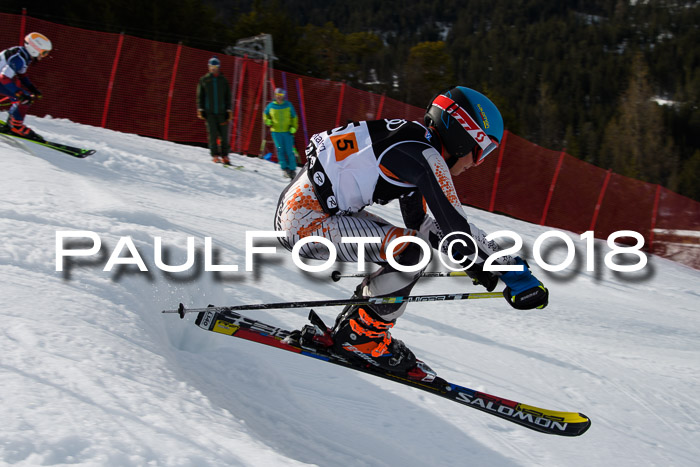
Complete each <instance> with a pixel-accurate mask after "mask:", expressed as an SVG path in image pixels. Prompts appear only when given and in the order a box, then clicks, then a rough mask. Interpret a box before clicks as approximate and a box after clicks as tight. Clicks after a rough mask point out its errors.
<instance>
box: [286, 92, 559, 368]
mask: <svg viewBox="0 0 700 467" xmlns="http://www.w3.org/2000/svg"><path fill="white" fill-rule="evenodd" d="M424 123H425V125H422V124H420V123H418V122H409V121H406V120H400V119H395V120H387V119H385V120H375V121H363V122H353V123H349V124H348V125H345V126H343V127H340V128H336V129H334V130H331V131H327V132H324V133H319V134H316V135H314V136H313V137H312V138H311V141H310V142H309V146H308V147H307V150H306V156H307V158H308V162H307V165H305V166H304V168H303V169H302V172H301V173H300V174H299V175H298V176H297V178H296V179H295V180H294V182H293V183H291V184H290V185H289V186H288V187H287V188H286V189H285V191H284V192H283V193H282V195H281V196H280V200H279V204H278V208H277V212H276V218H275V227H276V230H278V231H284V232H286V237H283V238H282V239H281V242H282V244H283V245H284V246H285V247H286V248H287V249H289V250H291V249H292V247H293V246H294V244H295V243H297V242H298V241H299V240H300V239H302V238H304V237H307V236H320V237H324V238H326V239H328V240H330V241H331V242H332V243H333V244H334V246H335V249H336V251H337V253H338V259H339V260H340V261H347V262H356V261H357V260H358V255H359V251H358V249H359V245H358V243H342V238H347V237H378V238H379V239H380V240H381V242H380V243H368V244H367V245H366V246H365V247H364V254H365V258H366V260H368V261H371V262H374V263H376V264H379V265H381V267H380V268H379V269H378V270H377V271H376V272H374V273H373V274H371V275H370V276H368V277H367V278H366V279H364V280H363V281H362V283H361V284H359V285H358V287H357V289H356V290H355V295H354V297H365V298H366V297H381V296H406V295H409V293H410V291H411V289H412V288H413V286H414V285H415V284H416V281H417V280H418V278H419V276H420V273H421V272H422V271H423V270H424V269H425V267H426V266H427V262H426V263H425V265H423V269H421V270H420V271H417V272H413V273H406V272H400V271H399V270H397V269H395V268H394V267H392V266H391V265H390V264H388V262H387V254H388V253H387V245H388V243H389V242H390V241H391V240H392V239H395V238H398V237H401V236H418V237H420V238H421V239H423V240H424V241H425V242H427V243H428V244H429V245H431V247H432V248H434V249H438V248H441V247H442V248H443V251H442V252H443V253H448V251H447V248H446V245H447V243H446V244H445V245H442V246H441V245H440V241H441V240H442V239H443V238H445V237H446V236H448V235H449V234H452V236H451V237H450V238H453V237H454V238H456V239H461V240H463V241H464V244H463V245H460V244H457V243H453V248H452V251H451V254H452V258H453V260H454V261H455V262H456V263H459V264H460V265H463V266H464V267H466V266H468V265H469V264H470V263H471V262H472V261H474V265H473V266H471V268H469V269H468V270H467V274H468V275H469V276H470V277H471V278H472V280H473V281H474V283H475V284H480V285H482V286H484V287H486V289H487V290H489V291H492V290H494V289H495V287H496V285H497V284H498V281H499V279H500V280H502V281H503V282H504V283H505V285H506V288H505V290H504V292H503V295H504V297H505V299H506V300H507V301H508V304H509V305H511V306H513V307H514V308H517V309H532V308H544V307H545V306H546V305H547V303H548V299H549V292H548V290H547V289H546V288H545V287H544V286H543V285H542V283H541V282H540V281H539V280H537V279H536V278H535V277H534V276H533V275H532V273H531V272H530V269H529V267H528V265H527V263H526V262H525V261H523V260H522V259H521V258H519V257H515V258H514V257H511V256H507V255H506V256H500V257H498V258H497V259H496V260H495V265H496V266H498V265H502V266H517V267H518V269H520V270H515V271H508V272H489V271H485V270H484V269H483V265H484V261H485V260H486V259H487V258H488V257H489V256H490V255H492V254H494V253H496V252H498V251H499V250H500V249H501V248H500V247H499V245H498V244H497V243H496V242H494V241H487V240H486V238H485V237H486V235H487V234H486V233H485V232H484V231H482V230H481V229H479V228H478V227H476V226H475V225H474V224H472V223H470V222H469V221H468V219H467V216H466V214H465V213H464V211H463V209H462V205H461V203H460V201H459V198H458V196H457V192H456V191H455V187H454V183H453V180H452V177H455V176H457V175H459V174H460V173H462V172H463V171H464V170H466V169H469V168H471V167H474V166H478V165H479V164H481V163H482V162H483V161H484V158H486V157H487V156H488V155H490V154H491V153H493V152H494V150H495V149H496V148H497V147H498V144H499V141H501V140H502V138H503V131H504V127H503V119H502V117H501V114H500V112H499V111H498V109H497V108H496V106H495V105H494V104H493V103H492V102H491V101H490V100H489V99H488V98H487V97H486V96H484V95H483V94H481V93H479V92H477V91H474V90H473V89H469V88H466V87H463V86H458V87H454V88H451V89H449V90H446V91H444V92H441V93H440V94H438V95H437V96H436V97H434V98H433V100H432V101H431V102H430V104H429V105H428V108H427V110H426V114H425V117H424ZM395 199H398V200H399V204H400V208H401V213H402V216H403V220H404V224H405V226H406V227H405V228H403V227H398V226H394V225H392V224H390V223H389V222H387V221H385V220H383V219H381V218H379V217H377V216H375V215H373V214H370V213H368V212H367V211H365V210H364V209H365V207H367V206H370V205H372V204H374V203H378V204H386V203H387V202H389V201H391V200H395ZM426 207H427V208H429V209H430V212H431V214H432V216H434V217H431V216H429V215H428V214H427V212H426ZM469 237H471V238H472V239H473V240H471V239H470V238H469ZM299 253H300V255H301V256H303V257H306V258H311V259H318V260H326V259H328V255H329V253H328V248H326V247H325V246H324V245H322V244H319V243H306V244H305V245H303V246H302V247H301V249H300V252H299ZM393 255H394V259H395V260H396V262H397V263H398V264H400V265H402V266H415V265H418V264H422V263H421V261H422V259H423V250H422V249H421V247H420V245H418V244H416V243H413V242H406V243H401V244H399V246H398V247H397V248H396V249H395V250H394V252H393ZM405 307H406V303H395V304H381V305H371V306H369V305H361V306H358V305H353V306H347V307H345V309H344V310H343V311H342V312H341V313H340V315H339V316H338V317H337V318H336V322H335V325H334V327H333V329H332V334H331V335H332V337H333V346H334V351H335V352H336V353H338V354H340V355H344V356H346V357H347V358H348V359H351V360H353V359H354V360H356V361H362V362H365V363H369V364H371V365H375V366H377V367H380V368H382V369H384V370H388V371H391V372H393V373H396V374H403V375H407V376H408V377H411V378H418V379H420V378H422V377H424V376H425V373H426V367H425V366H424V364H422V362H419V361H417V360H416V357H415V355H414V354H413V352H411V350H410V349H408V347H407V346H406V345H404V344H403V342H401V341H400V340H397V339H393V338H392V337H391V335H390V333H389V329H390V328H392V327H393V326H394V323H395V322H396V319H397V318H399V317H400V316H401V314H402V313H403V312H404V309H405ZM297 333H298V334H299V335H297V336H295V337H296V338H300V339H302V340H303V339H305V338H309V337H310V336H306V337H305V336H304V335H301V333H300V332H297ZM417 362H418V363H417Z"/></svg>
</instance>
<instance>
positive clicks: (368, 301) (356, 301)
mask: <svg viewBox="0 0 700 467" xmlns="http://www.w3.org/2000/svg"><path fill="white" fill-rule="evenodd" d="M502 296H503V294H502V293H501V292H472V293H450V294H439V295H408V296H404V297H368V298H363V297H358V298H347V299H341V300H317V301H302V302H281V303H256V304H253V305H234V306H217V307H207V308H185V305H183V304H182V303H180V306H178V308H177V310H163V311H162V313H178V314H179V315H180V318H184V317H185V314H186V313H201V312H203V311H220V312H225V311H239V310H269V309H273V308H306V307H320V306H345V305H383V304H388V303H409V302H443V301H444V302H448V301H452V300H474V299H480V298H497V297H502Z"/></svg>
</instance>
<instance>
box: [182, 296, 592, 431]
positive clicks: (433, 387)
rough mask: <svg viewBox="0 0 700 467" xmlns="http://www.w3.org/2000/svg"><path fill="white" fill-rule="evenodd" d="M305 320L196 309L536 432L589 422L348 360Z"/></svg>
mask: <svg viewBox="0 0 700 467" xmlns="http://www.w3.org/2000/svg"><path fill="white" fill-rule="evenodd" d="M179 311H180V316H181V317H184V316H185V313H186V310H185V308H184V306H183V305H182V304H180V309H179ZM309 320H310V322H311V323H312V324H311V325H306V326H304V328H303V329H302V331H288V330H285V329H282V328H279V327H276V326H272V325H269V324H266V323H263V322H261V321H257V320H254V319H251V318H248V317H245V316H243V315H240V314H238V313H236V312H234V311H230V310H226V311H222V310H221V308H212V309H211V310H206V311H200V312H199V314H198V315H197V319H196V321H195V324H196V325H197V326H199V327H200V328H202V329H204V330H207V331H212V332H216V333H219V334H224V335H227V336H232V337H237V338H239V339H245V340H249V341H253V342H258V343H260V344H264V345H267V346H270V347H275V348H278V349H282V350H286V351H288V352H293V353H298V354H301V355H305V356H307V357H313V358H316V359H319V360H321V361H325V362H328V363H333V364H336V365H340V366H344V367H346V368H350V369H352V370H357V371H361V372H363V373H367V374H370V375H374V376H378V377H380V378H385V379H388V380H391V381H395V382H397V383H400V384H403V385H406V386H410V387H413V388H416V389H420V390H421V391H425V392H429V393H432V394H435V395H437V396H440V397H444V398H445V399H449V400H451V401H453V402H457V403H459V404H462V405H466V406H467V407H472V408H475V409H477V410H481V411H482V412H486V413H488V414H490V415H493V416H496V417H498V418H501V419H503V420H507V421H509V422H512V423H515V424H518V425H521V426H524V427H526V428H529V429H531V430H535V431H538V432H540V433H547V434H552V435H560V436H580V435H582V434H583V433H585V432H586V430H588V428H589V427H590V426H591V421H590V420H589V419H588V417H586V416H585V415H583V414H581V413H578V412H561V411H556V410H547V409H540V408H538V407H533V406H531V405H526V404H522V403H520V402H515V401H511V400H508V399H504V398H501V397H497V396H493V395H490V394H486V393H484V392H480V391H476V390H473V389H469V388H467V387H464V386H460V385H458V384H454V383H450V382H448V381H446V380H444V379H442V378H440V377H438V376H437V375H436V374H435V373H434V372H432V370H430V369H429V368H428V367H427V366H425V365H424V364H423V363H422V362H419V367H418V369H417V370H416V371H415V372H411V374H410V375H398V374H392V373H390V372H387V371H384V370H382V369H378V368H377V367H374V366H372V365H370V364H363V363H357V362H354V361H353V362H351V361H349V360H347V359H345V358H343V357H341V356H338V355H336V354H334V353H333V351H332V347H331V345H332V337H331V335H330V330H329V329H328V328H327V326H326V325H325V324H324V323H323V321H322V320H321V318H320V317H319V316H318V315H317V314H316V313H315V312H314V311H313V310H311V312H310V313H309Z"/></svg>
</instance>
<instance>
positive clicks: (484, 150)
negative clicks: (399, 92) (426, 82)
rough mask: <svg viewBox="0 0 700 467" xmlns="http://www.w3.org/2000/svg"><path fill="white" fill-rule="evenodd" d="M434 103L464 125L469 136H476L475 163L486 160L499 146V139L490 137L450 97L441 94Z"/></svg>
mask: <svg viewBox="0 0 700 467" xmlns="http://www.w3.org/2000/svg"><path fill="white" fill-rule="evenodd" d="M432 105H434V106H436V107H437V108H439V109H440V110H442V111H444V112H447V113H448V114H449V115H450V116H451V117H452V118H454V119H455V120H457V122H458V123H459V124H460V125H462V128H464V131H466V132H467V133H469V136H471V137H472V138H474V141H475V142H476V146H474V149H473V150H472V157H473V158H474V164H475V165H479V164H481V163H482V162H484V159H485V158H486V156H488V155H489V154H491V153H492V152H493V151H494V150H495V149H496V148H497V147H498V141H495V140H492V139H491V138H489V137H488V135H487V134H486V133H484V130H482V129H481V127H480V126H479V125H478V124H477V123H476V122H475V121H474V119H473V118H472V116H471V115H469V113H468V112H467V111H466V110H464V109H463V108H462V107H460V105H459V104H457V103H456V102H455V101H453V100H452V99H450V98H449V97H447V96H445V95H444V94H440V95H439V96H437V97H436V98H435V99H434V100H433V103H432Z"/></svg>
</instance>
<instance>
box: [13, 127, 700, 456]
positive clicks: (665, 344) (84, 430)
mask: <svg viewBox="0 0 700 467" xmlns="http://www.w3.org/2000/svg"><path fill="white" fill-rule="evenodd" d="M28 124H29V125H30V126H34V127H35V128H36V129H37V131H38V132H39V133H41V134H43V135H44V136H45V137H47V138H48V139H53V140H57V141H60V142H63V143H66V144H74V145H81V146H89V147H92V148H95V149H97V150H98V152H97V154H95V155H94V156H92V157H90V158H88V159H84V160H79V159H74V158H71V157H68V156H65V155H61V154H57V153H54V152H52V151H50V150H47V149H43V148H38V147H34V148H32V150H33V153H30V152H27V150H26V148H24V147H22V145H18V144H17V143H16V142H15V141H7V140H6V139H5V138H1V139H0V161H1V162H0V164H1V166H2V170H1V171H0V172H1V174H0V190H1V191H2V196H1V197H0V199H1V200H2V201H1V202H0V203H1V204H0V226H1V230H0V231H1V232H2V243H1V245H0V296H1V297H2V301H1V303H2V305H1V306H0V323H1V325H0V382H1V384H0V420H1V421H2V423H0V463H1V464H10V465H64V464H73V465H110V466H113V465H158V466H161V465H166V466H170V465H185V466H198V467H199V466H219V465H256V466H257V465H259V466H263V465H264V466H268V465H284V466H287V465H322V466H335V465H337V466H394V465H402V466H423V465H440V466H442V465H489V466H510V465H522V466H535V465H537V466H539V465H548V466H551V465H556V466H584V465H585V466H590V465H615V466H638V465H658V466H668V465H674V466H686V465H687V466H691V465H697V464H698V462H699V461H698V459H699V458H700V423H699V422H698V421H697V419H696V418H695V415H696V414H697V413H698V412H700V402H699V400H698V398H699V396H700V384H699V383H700V311H699V308H698V306H697V303H698V299H699V298H700V294H699V293H698V290H697V287H698V284H699V279H700V272H698V271H695V270H692V269H689V268H687V267H684V266H681V265H679V264H676V263H672V262H669V261H667V260H663V259H659V258H651V259H650V263H649V264H648V265H647V266H646V267H645V268H644V269H643V270H642V271H641V272H639V273H612V272H611V271H610V270H609V269H607V268H606V267H605V266H604V264H603V256H604V254H605V253H606V252H607V251H608V247H607V245H606V244H605V243H604V242H596V251H597V254H596V257H595V258H596V264H595V265H596V271H595V272H587V271H586V270H585V269H586V268H585V254H586V247H585V243H584V242H582V241H580V240H575V243H576V247H577V249H576V256H575V258H576V262H575V264H574V265H573V266H571V267H570V268H568V269H567V270H565V271H564V272H561V273H547V272H545V271H543V270H542V269H541V268H539V267H537V266H535V265H534V264H533V263H534V261H532V260H531V265H532V266H533V270H534V272H535V274H536V275H537V276H538V277H539V278H540V279H542V280H543V281H544V282H545V284H546V285H547V286H548V287H549V288H550V291H551V304H550V306H549V307H548V308H546V309H545V310H540V311H527V312H523V311H516V310H513V309H511V308H510V307H509V306H508V305H507V304H506V303H504V301H503V300H501V299H493V300H483V301H471V300H470V301H463V302H452V303H439V304H435V303H432V304H430V303H426V304H413V305H411V306H410V307H409V309H408V311H407V313H406V314H405V315H404V317H403V318H402V319H401V320H400V321H399V323H398V325H397V327H396V328H395V331H394V333H393V334H394V336H396V337H398V338H401V339H403V340H404V341H405V342H406V343H407V344H408V345H409V346H410V347H411V348H412V349H413V350H414V351H415V353H416V354H417V355H418V356H419V357H420V358H422V359H423V360H425V361H426V362H428V363H429V364H430V365H431V366H432V367H433V368H434V369H435V370H437V371H438V372H439V373H440V375H441V376H443V377H445V378H446V379H448V380H451V381H454V382H456V383H459V384H463V385H465V386H468V387H471V388H473V389H478V390H483V391H486V392H489V393H491V394H495V395H499V396H501V397H506V398H511V399H515V400H518V401H521V402H524V403H527V404H532V405H535V406H540V407H544V408H549V409H556V410H570V411H581V412H583V413H585V414H586V415H588V416H589V417H590V418H591V419H592V421H593V425H592V427H591V429H590V430H589V431H588V432H587V433H586V434H585V435H583V436H582V437H580V438H561V437H554V436H547V435H543V434H538V433H535V432H531V431H529V430H526V429H524V428H521V427H518V426H516V425H512V424H509V423H507V422H505V421H501V420H498V419H495V418H494V417H491V416H488V415H487V414H484V413H481V412H478V411H475V410H470V409H469V408H467V407H463V406H459V405H456V404H454V403H452V402H449V401H446V400H443V399H441V398H438V397H431V396H430V395H428V394H425V393H422V392H419V391H416V390H412V389H409V388H405V387H403V386H400V385H396V384H393V383H392V382H390V381H383V380H378V379H376V378H372V377H370V376H367V375H363V374H359V373H356V372H352V371H349V370H347V369H343V368H339V367H333V366H331V365H326V364H323V363H321V362H318V361H315V360H313V359H308V358H303V357H300V356H297V355H293V354H288V353H286V352H279V351H277V350H274V349H269V348H266V347H263V346H260V345H258V344H254V343H250V342H245V341H238V340H237V339H232V338H229V337H226V336H221V335H217V334H214V333H208V332H205V331H202V330H200V329H198V328H197V327H195V326H194V324H193V323H192V321H193V320H194V316H188V317H187V319H186V320H184V321H182V320H180V319H178V318H177V316H176V315H164V314H162V313H160V311H161V310H162V309H166V308H174V307H176V306H177V304H178V303H179V302H184V303H185V304H186V305H188V306H198V307H199V306H206V305H207V304H209V303H212V304H218V305H225V304H231V305H233V304H244V303H259V302H268V301H291V300H302V299H303V300H320V299H323V298H333V299H336V298H346V297H349V296H350V294H351V292H352V290H353V289H354V287H355V284H356V282H355V280H354V279H343V280H341V281H340V282H337V283H334V282H332V281H331V280H330V279H329V272H330V271H329V272H328V273H314V274H308V273H301V272H300V271H299V270H298V269H297V268H296V267H295V266H294V264H293V263H292V261H291V259H290V257H289V256H290V255H289V254H288V253H287V252H286V251H284V250H283V249H282V248H281V247H280V246H279V245H278V244H277V243H276V241H270V242H269V243H267V245H269V246H277V253H276V254H270V255H265V256H263V257H262V259H258V260H257V261H256V262H255V272H245V232H246V231H254V230H272V229H273V227H272V218H273V214H274V208H275V205H276V202H277V198H278V196H279V193H280V192H281V190H282V189H283V188H284V186H285V179H283V178H282V177H281V172H280V170H279V168H278V167H277V166H276V165H275V164H272V163H269V162H267V161H263V160H259V159H249V158H244V157H239V156H236V157H235V160H236V161H237V162H238V163H240V164H242V165H244V166H245V168H244V170H232V169H225V168H222V167H220V166H215V165H214V164H212V163H210V162H209V160H208V159H209V158H208V156H207V152H206V151H205V150H204V149H200V148H192V147H187V146H181V145H177V144H173V143H168V142H162V141H157V140H152V139H147V138H141V137H138V136H134V135H128V134H122V133H117V132H113V131H109V130H104V129H99V128H93V127H88V126H83V125H78V124H74V123H71V122H69V121H66V120H60V119H51V118H44V119H37V118H31V117H30V118H29V119H28ZM27 144H29V145H31V143H27ZM31 146H35V145H31ZM466 211H467V213H468V215H470V216H471V219H472V220H473V221H474V222H476V223H477V224H478V225H479V226H480V227H482V228H483V229H484V230H486V231H491V232H492V231H496V230H502V229H508V230H514V231H516V232H518V233H519V234H520V235H522V237H523V239H524V241H525V247H524V251H523V255H524V256H525V257H528V258H532V254H531V252H532V246H533V243H534V241H535V239H536V238H537V237H538V236H539V235H540V234H542V233H543V232H544V231H546V230H547V229H545V228H542V227H539V226H534V225H531V224H527V223H524V222H520V221H517V220H513V219H509V218H505V217H501V216H498V215H494V214H491V213H486V212H482V211H478V210H475V209H471V208H466ZM374 212H377V213H379V214H381V215H383V216H384V217H386V218H387V219H389V220H391V221H394V222H396V223H400V214H399V212H398V207H397V206H396V205H389V206H387V207H384V208H381V209H375V210H374ZM63 230H71V231H84V230H89V231H93V232H96V233H97V234H98V235H99V236H100V239H101V241H102V246H103V249H102V251H101V254H99V255H96V257H91V258H85V259H81V261H80V262H79V263H78V264H76V265H73V267H71V268H69V269H68V271H64V272H57V271H56V252H55V245H56V232H57V231H63ZM126 236H130V237H131V239H132V240H133V243H134V244H135V246H136V248H137V251H138V253H139V254H140V256H142V257H143V259H144V261H145V263H146V265H147V266H148V269H149V272H148V273H145V272H140V271H138V269H136V268H135V267H134V266H129V267H126V268H124V267H122V268H120V267H115V268H114V269H113V270H112V271H111V272H106V271H103V268H104V266H105V263H106V262H107V258H108V257H109V255H111V254H112V251H113V250H114V248H115V247H116V245H117V242H118V241H119V240H120V238H122V237H126ZM154 236H160V237H162V238H163V244H164V246H165V248H164V250H167V252H168V253H169V256H168V258H167V260H166V262H167V263H168V264H181V263H183V262H184V261H185V257H186V254H185V252H186V249H185V246H186V242H187V237H194V238H195V244H196V247H197V249H198V251H199V253H200V254H199V255H198V257H197V258H198V259H197V261H198V263H197V264H199V265H200V266H201V261H202V256H203V255H202V254H201V250H202V249H203V246H204V237H212V238H213V242H214V246H215V250H216V252H217V253H218V256H217V261H218V263H219V264H237V265H238V266H239V272H235V273H233V272H231V273H223V274H215V273H211V272H202V271H201V267H200V270H197V268H193V269H192V270H190V271H187V272H186V273H180V274H173V275H171V276H168V275H166V274H165V273H163V272H162V271H160V270H159V269H157V268H156V267H155V262H154V248H153V242H154V240H153V237H154ZM571 236H572V238H577V236H576V235H574V234H571ZM564 254H565V251H564V249H563V248H550V249H549V251H548V255H547V259H548V260H549V261H550V262H552V263H556V262H559V261H561V260H562V259H563V257H564ZM122 256H128V251H127V250H124V254H123V255H122ZM338 268H340V269H342V270H343V271H344V272H348V273H349V272H355V269H354V266H351V265H345V266H343V265H338ZM431 268H432V269H434V270H440V269H441V268H440V267H439V265H435V267H431ZM465 290H466V291H479V290H478V289H476V288H474V287H473V286H471V285H470V284H468V283H467V281H465V280H464V279H463V278H435V279H425V280H423V281H422V282H419V284H418V285H417V287H416V288H415V289H414V291H415V293H417V294H418V293H440V292H457V291H465ZM317 311H318V312H319V314H320V315H321V316H322V317H323V318H324V319H326V321H332V319H333V318H334V316H335V314H336V313H337V312H338V311H339V310H338V309H337V308H319V309H317ZM250 313H251V314H252V315H254V316H256V317H259V318H260V319H261V320H263V321H267V322H269V323H271V324H275V325H279V326H285V327H289V328H293V327H298V326H300V325H301V324H303V322H304V320H305V315H306V313H307V310H270V311H253V312H250Z"/></svg>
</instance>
